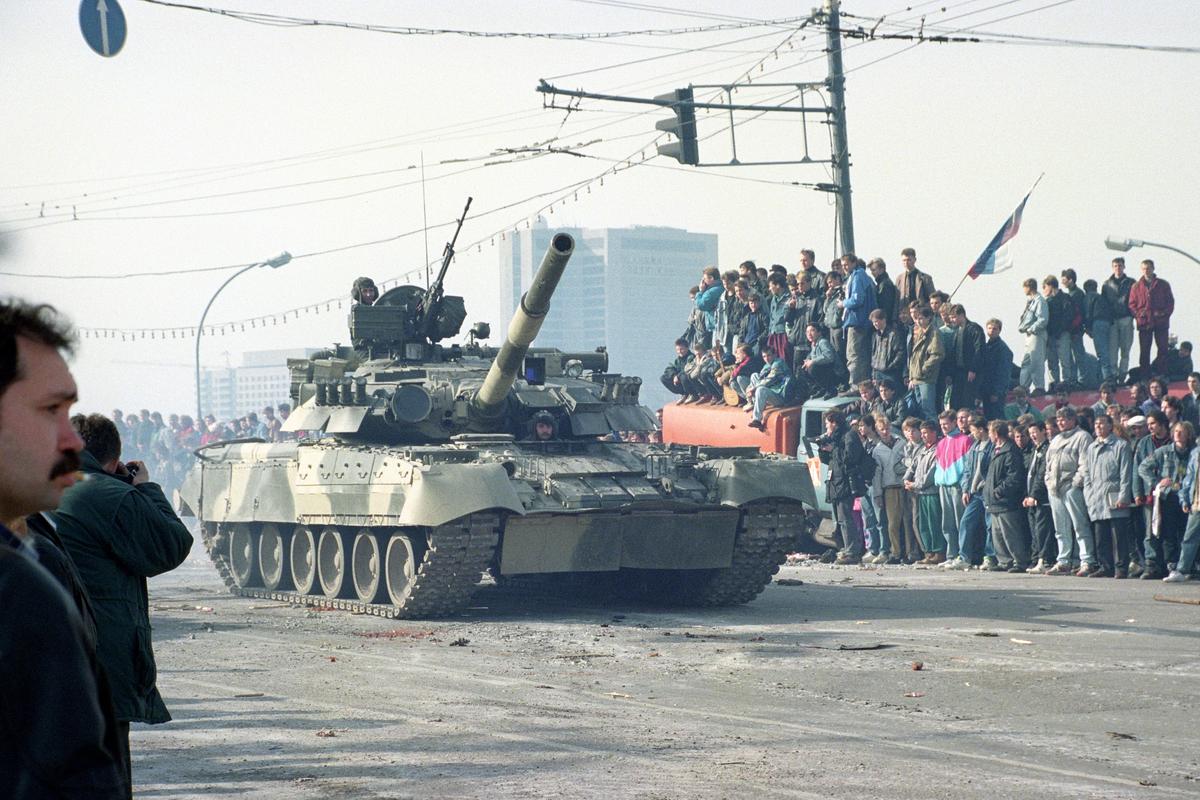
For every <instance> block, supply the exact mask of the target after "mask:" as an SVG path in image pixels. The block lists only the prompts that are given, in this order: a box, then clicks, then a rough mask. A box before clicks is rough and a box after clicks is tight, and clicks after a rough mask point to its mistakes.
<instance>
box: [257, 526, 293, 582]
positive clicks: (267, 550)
mask: <svg viewBox="0 0 1200 800" xmlns="http://www.w3.org/2000/svg"><path fill="white" fill-rule="evenodd" d="M286 552H288V549H287V542H286V541H284V538H283V533H282V532H281V531H280V530H279V526H277V525H271V524H269V523H268V524H266V525H263V527H262V530H261V531H259V534H258V569H259V572H260V574H261V575H262V580H263V586H265V587H266V588H267V589H270V590H271V591H278V590H287V589H291V588H292V576H291V574H290V573H289V572H288V569H287V559H286V558H285V557H284V553H286Z"/></svg>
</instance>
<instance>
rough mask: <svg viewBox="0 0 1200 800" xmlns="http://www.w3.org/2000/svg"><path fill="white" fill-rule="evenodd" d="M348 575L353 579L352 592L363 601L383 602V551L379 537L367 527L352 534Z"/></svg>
mask: <svg viewBox="0 0 1200 800" xmlns="http://www.w3.org/2000/svg"><path fill="white" fill-rule="evenodd" d="M350 577H351V578H352V579H353V581H354V594H355V596H357V597H358V599H359V600H361V601H362V602H364V603H381V602H384V598H385V593H384V587H383V581H382V580H381V578H382V577H383V552H382V550H381V548H380V547H379V537H378V536H376V535H375V533H374V532H373V531H372V530H370V529H369V528H362V529H361V530H359V531H358V533H356V534H354V547H353V548H352V549H351V551H350Z"/></svg>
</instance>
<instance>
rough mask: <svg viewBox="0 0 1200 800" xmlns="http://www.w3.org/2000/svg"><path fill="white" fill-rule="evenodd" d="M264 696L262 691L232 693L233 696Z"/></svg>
mask: <svg viewBox="0 0 1200 800" xmlns="http://www.w3.org/2000/svg"><path fill="white" fill-rule="evenodd" d="M264 696H265V695H264V694H263V693H262V692H242V693H241V694H235V695H234V697H264Z"/></svg>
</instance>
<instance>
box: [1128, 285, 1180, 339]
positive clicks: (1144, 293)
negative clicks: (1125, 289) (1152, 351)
mask: <svg viewBox="0 0 1200 800" xmlns="http://www.w3.org/2000/svg"><path fill="white" fill-rule="evenodd" d="M1129 311H1130V312H1131V313H1132V314H1133V318H1134V319H1135V320H1137V326H1138V328H1141V329H1142V330H1149V329H1151V328H1165V327H1167V323H1168V322H1170V320H1171V313H1172V312H1174V311H1175V296H1174V295H1173V294H1171V284H1169V283H1167V282H1166V281H1164V280H1163V279H1162V278H1155V279H1154V283H1150V284H1148V283H1146V279H1145V278H1142V279H1140V280H1138V281H1137V282H1136V283H1134V284H1133V288H1132V289H1130V290H1129Z"/></svg>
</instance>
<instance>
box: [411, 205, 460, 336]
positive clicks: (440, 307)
mask: <svg viewBox="0 0 1200 800" xmlns="http://www.w3.org/2000/svg"><path fill="white" fill-rule="evenodd" d="M472 199H474V198H471V197H468V198H467V204H466V205H465V206H464V207H463V212H462V216H460V217H459V218H458V225H457V226H456V227H455V228H454V235H453V236H452V237H450V241H448V242H446V249H445V250H443V251H442V267H441V269H439V270H438V274H437V279H436V280H434V282H433V283H431V284H430V285H429V288H428V289H427V290H426V291H425V298H424V299H423V300H422V301H421V305H420V306H418V308H417V320H418V322H417V333H418V335H420V336H423V337H425V338H426V339H428V340H429V341H431V342H436V341H438V340H439V339H441V338H443V337H445V336H447V335H451V336H453V335H454V334H453V333H452V334H446V333H445V331H446V330H448V329H450V328H453V329H454V332H455V333H457V332H458V330H459V328H461V327H462V323H463V320H464V319H466V316H467V313H466V307H465V306H464V305H463V303H462V298H461V297H459V298H455V299H457V300H458V303H457V305H455V306H454V307H450V306H449V305H448V304H447V303H446V300H447V298H445V297H444V296H443V294H442V283H443V282H444V281H445V280H446V272H447V271H448V270H449V269H450V262H451V261H453V260H454V245H455V244H457V243H458V234H459V232H460V231H461V230H462V226H463V223H464V222H466V220H467V212H468V211H470V210H471V200H472ZM455 317H456V318H457V322H456V323H454V322H453V319H454V318H455ZM447 323H452V324H447Z"/></svg>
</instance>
